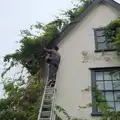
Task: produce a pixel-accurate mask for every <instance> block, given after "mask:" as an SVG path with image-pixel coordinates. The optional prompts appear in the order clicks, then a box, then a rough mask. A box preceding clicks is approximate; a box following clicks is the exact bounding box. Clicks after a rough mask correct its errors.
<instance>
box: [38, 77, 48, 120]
mask: <svg viewBox="0 0 120 120" xmlns="http://www.w3.org/2000/svg"><path fill="white" fill-rule="evenodd" d="M47 82H48V77H47V80H46V83H45V88H44V92H43V96H42V102H41V105H40V109H39V114H38V119H37V120H40V116H41V112H42V105H43V102H44V98H45V92H46V87H47Z"/></svg>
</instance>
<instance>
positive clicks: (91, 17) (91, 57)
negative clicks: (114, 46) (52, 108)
mask: <svg viewBox="0 0 120 120" xmlns="http://www.w3.org/2000/svg"><path fill="white" fill-rule="evenodd" d="M118 16H119V12H118V11H117V10H115V9H114V8H112V7H111V6H108V5H105V4H101V5H99V6H96V7H95V8H94V9H93V10H92V11H90V13H89V14H88V15H87V16H86V17H85V18H84V19H83V20H82V21H81V22H80V23H79V24H78V25H77V26H76V27H75V28H74V29H73V30H72V31H71V32H70V33H69V35H67V36H66V37H65V38H64V40H62V42H61V43H60V50H59V52H60V54H61V63H60V66H59V70H58V74H57V95H56V104H57V105H60V106H61V107H62V108H64V109H65V110H66V111H67V113H68V114H69V115H70V116H73V117H79V118H82V119H87V120H96V119H97V118H96V117H91V112H92V108H91V107H90V108H86V109H80V108H79V106H85V105H86V104H88V103H91V102H92V101H91V91H88V92H85V91H84V92H82V91H81V90H84V89H85V88H87V87H88V86H91V71H90V70H89V68H96V67H111V66H119V65H120V64H119V63H120V62H118V60H117V57H116V54H115V52H109V53H105V55H103V56H101V55H102V53H95V52H94V51H95V39H94V30H93V29H94V28H99V27H104V26H105V25H107V24H108V23H110V22H111V21H112V20H114V19H116V18H117V17H118ZM83 54H86V56H84V55H83ZM65 120H66V119H65Z"/></svg>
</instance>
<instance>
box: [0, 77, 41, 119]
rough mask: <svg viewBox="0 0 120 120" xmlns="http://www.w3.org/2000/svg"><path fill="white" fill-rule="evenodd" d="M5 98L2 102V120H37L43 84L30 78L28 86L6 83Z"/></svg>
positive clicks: (0, 115)
mask: <svg viewBox="0 0 120 120" xmlns="http://www.w3.org/2000/svg"><path fill="white" fill-rule="evenodd" d="M4 90H5V96H6V97H5V98H3V99H1V100H0V120H8V119H9V120H14V119H16V120H34V119H37V115H38V111H39V105H40V101H41V96H42V93H43V83H42V82H40V83H39V84H36V83H35V80H34V79H33V78H29V80H28V82H27V84H26V86H25V85H21V86H20V85H18V83H16V82H13V81H9V82H6V83H4Z"/></svg>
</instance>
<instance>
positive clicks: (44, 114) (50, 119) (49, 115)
mask: <svg viewBox="0 0 120 120" xmlns="http://www.w3.org/2000/svg"><path fill="white" fill-rule="evenodd" d="M54 100H55V83H54V86H51V85H48V80H47V82H46V85H45V89H44V93H43V98H42V102H41V107H40V110H39V115H38V120H55V114H54Z"/></svg>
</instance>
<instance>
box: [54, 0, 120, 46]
mask: <svg viewBox="0 0 120 120" xmlns="http://www.w3.org/2000/svg"><path fill="white" fill-rule="evenodd" d="M100 3H106V4H108V5H110V6H112V7H114V8H115V9H117V10H119V11H120V4H119V3H117V2H115V1H114V0H93V1H92V3H90V4H89V6H88V7H87V8H86V10H85V11H84V12H83V13H81V14H80V15H79V16H78V17H77V18H76V19H75V20H74V21H73V22H71V23H70V24H69V25H68V26H67V27H66V28H65V29H64V30H63V31H62V32H61V33H60V35H59V37H58V38H56V39H55V40H54V43H53V45H54V46H55V45H58V44H59V43H60V41H61V40H62V39H64V38H65V37H66V36H67V35H68V34H69V33H70V32H71V31H72V29H73V28H74V27H75V26H76V25H77V24H78V23H79V22H80V21H82V20H83V18H84V17H85V16H86V15H87V14H88V13H89V12H90V11H91V10H92V9H93V8H94V7H95V6H96V5H98V4H100Z"/></svg>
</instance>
